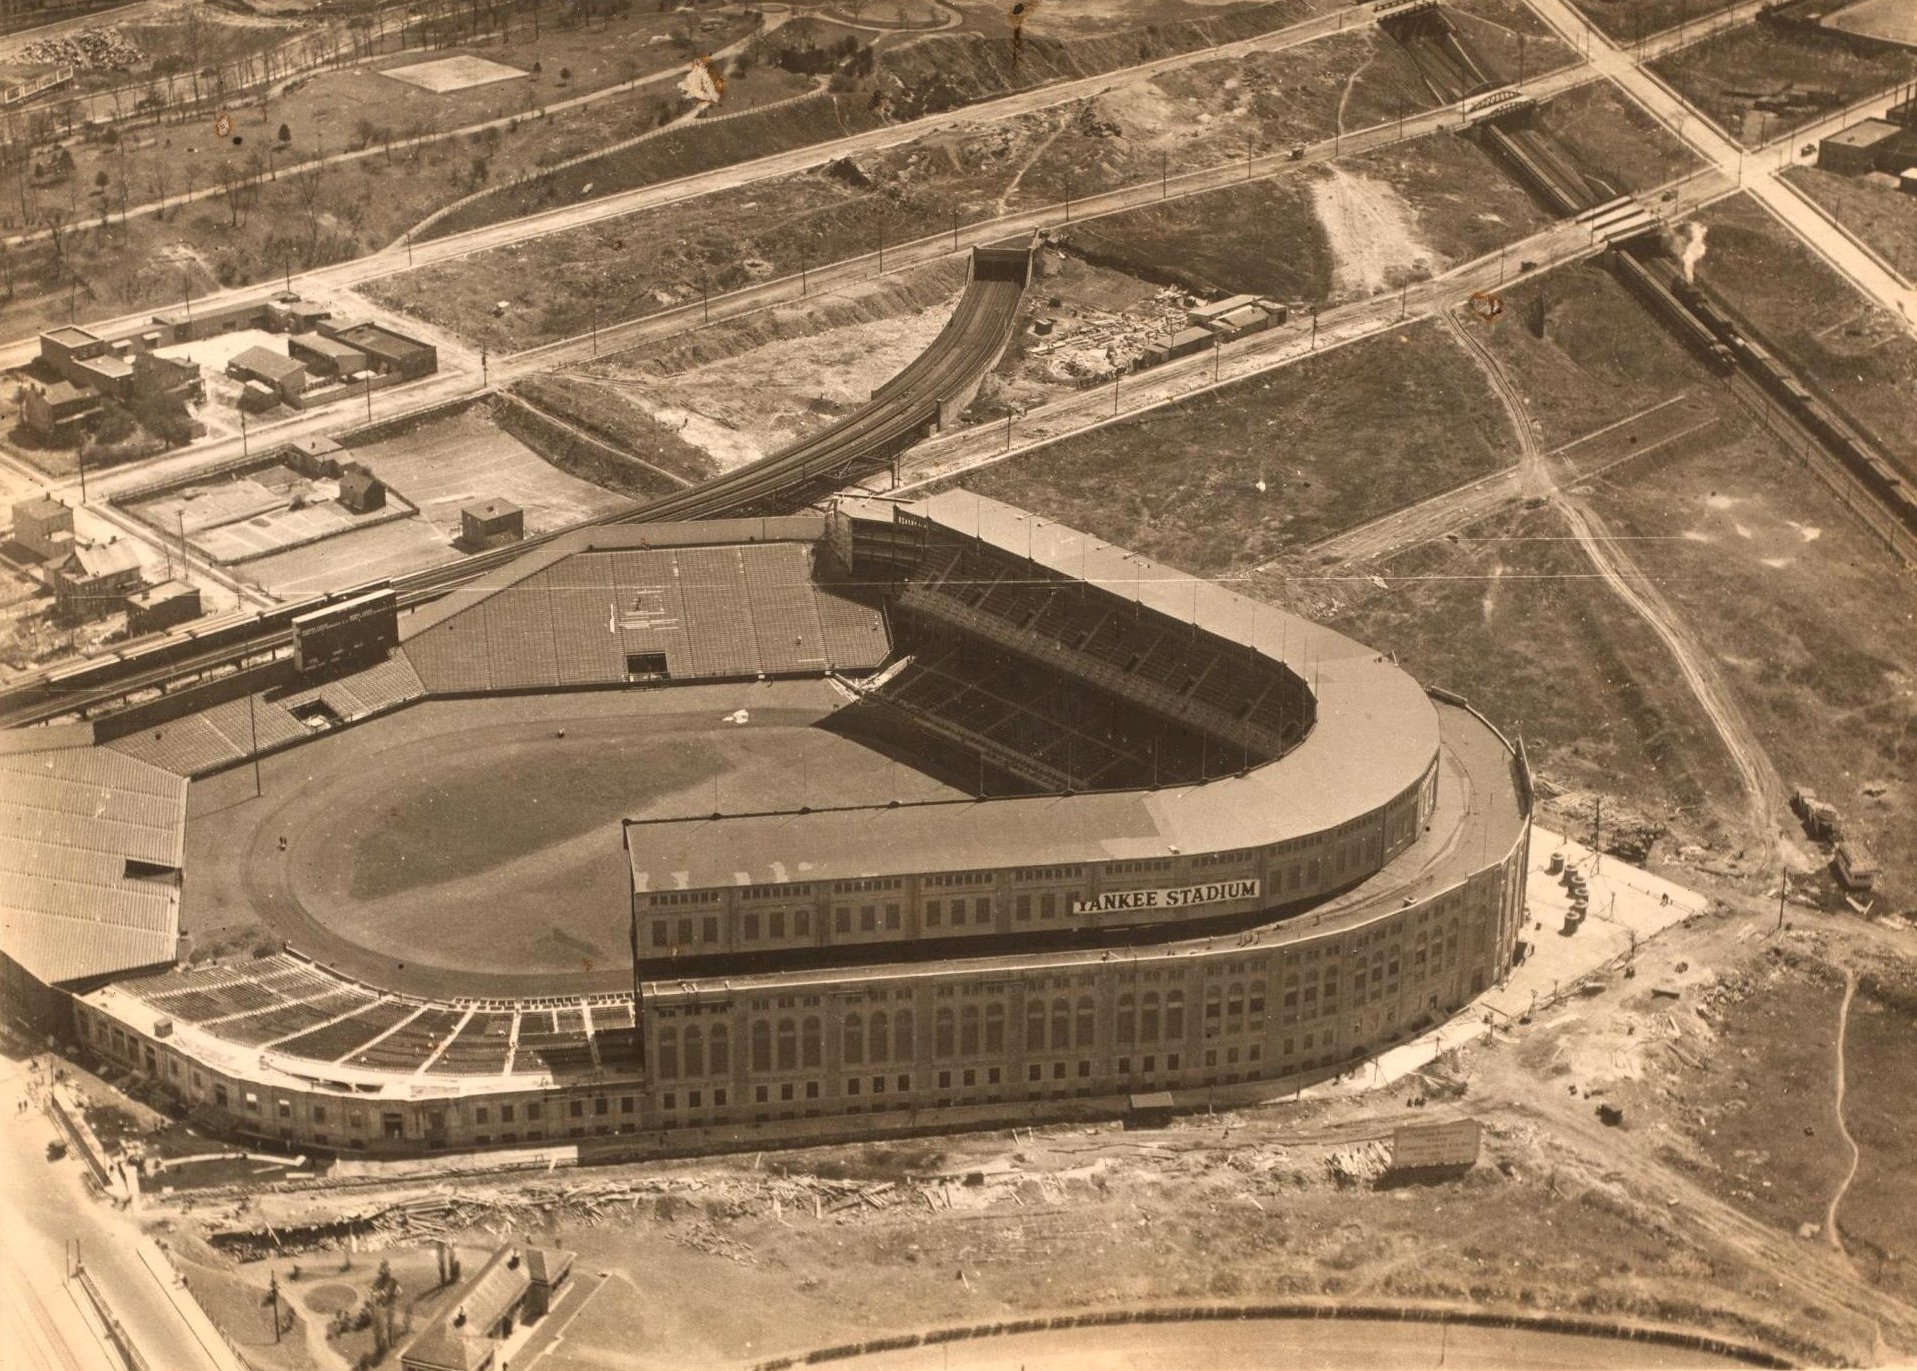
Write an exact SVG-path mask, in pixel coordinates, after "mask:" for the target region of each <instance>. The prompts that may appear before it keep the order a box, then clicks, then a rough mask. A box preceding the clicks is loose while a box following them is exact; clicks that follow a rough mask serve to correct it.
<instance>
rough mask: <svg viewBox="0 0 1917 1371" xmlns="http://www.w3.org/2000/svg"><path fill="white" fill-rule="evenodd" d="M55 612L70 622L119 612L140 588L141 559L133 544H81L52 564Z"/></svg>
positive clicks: (116, 542) (114, 542) (114, 541)
mask: <svg viewBox="0 0 1917 1371" xmlns="http://www.w3.org/2000/svg"><path fill="white" fill-rule="evenodd" d="M50 579H51V580H52V582H53V603H54V609H55V611H56V612H57V613H58V614H59V616H60V617H61V618H63V619H66V620H68V621H70V622H73V621H78V620H82V619H97V618H99V617H101V616H102V615H106V614H112V613H115V612H117V611H118V610H119V609H120V608H121V607H122V606H123V605H124V604H125V602H126V598H127V596H129V595H131V594H133V593H134V592H135V591H137V590H139V588H140V559H139V558H138V557H137V556H136V555H135V554H134V551H133V546H132V544H130V543H123V542H120V541H119V540H118V539H115V540H113V541H111V542H106V543H80V544H76V545H75V546H74V548H73V549H72V551H70V552H68V553H67V555H66V556H65V557H64V558H62V559H61V560H60V561H58V562H55V563H54V564H53V570H52V573H51V577H50Z"/></svg>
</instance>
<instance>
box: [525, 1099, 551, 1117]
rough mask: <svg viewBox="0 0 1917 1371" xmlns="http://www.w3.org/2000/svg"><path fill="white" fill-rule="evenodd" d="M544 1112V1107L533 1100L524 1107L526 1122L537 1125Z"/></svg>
mask: <svg viewBox="0 0 1917 1371" xmlns="http://www.w3.org/2000/svg"><path fill="white" fill-rule="evenodd" d="M545 1112H546V1109H545V1106H544V1105H542V1104H540V1103H539V1102H538V1101H537V1100H534V1101H533V1102H532V1103H531V1104H529V1105H527V1106H526V1122H528V1123H537V1122H538V1121H539V1120H540V1118H542V1117H543V1116H544V1114H545Z"/></svg>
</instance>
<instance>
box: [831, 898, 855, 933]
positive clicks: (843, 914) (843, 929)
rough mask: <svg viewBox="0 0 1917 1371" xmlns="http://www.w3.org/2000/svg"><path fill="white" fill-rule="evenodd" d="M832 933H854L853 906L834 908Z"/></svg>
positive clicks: (837, 906)
mask: <svg viewBox="0 0 1917 1371" xmlns="http://www.w3.org/2000/svg"><path fill="white" fill-rule="evenodd" d="M832 931H833V932H835V933H850V932H851V931H852V906H851V905H849V904H840V905H833V906H832Z"/></svg>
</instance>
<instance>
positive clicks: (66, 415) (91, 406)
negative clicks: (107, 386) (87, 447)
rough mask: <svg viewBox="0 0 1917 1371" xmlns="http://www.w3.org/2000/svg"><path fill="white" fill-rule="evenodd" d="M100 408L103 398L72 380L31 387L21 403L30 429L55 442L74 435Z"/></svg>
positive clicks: (21, 412)
mask: <svg viewBox="0 0 1917 1371" xmlns="http://www.w3.org/2000/svg"><path fill="white" fill-rule="evenodd" d="M99 409H100V397H99V396H98V395H95V394H94V393H93V392H92V391H91V390H87V389H85V388H83V387H81V386H76V385H74V384H73V382H71V381H55V382H54V383H53V384H52V385H50V386H44V387H42V386H31V387H29V388H28V389H27V392H26V395H25V396H24V398H23V399H22V400H21V403H20V417H21V419H22V420H23V421H24V422H25V424H26V426H27V431H28V432H30V433H33V434H35V435H36V436H38V437H41V438H46V439H50V440H52V441H55V442H62V441H67V440H70V439H72V438H73V437H75V436H76V435H77V434H78V432H79V431H80V429H81V428H83V427H85V425H86V423H87V421H88V420H90V419H92V418H93V416H94V415H95V414H97V413H98V412H99Z"/></svg>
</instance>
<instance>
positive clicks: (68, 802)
mask: <svg viewBox="0 0 1917 1371" xmlns="http://www.w3.org/2000/svg"><path fill="white" fill-rule="evenodd" d="M57 736H60V735H50V736H49V741H50V742H51V741H54V740H55V738H56V737H57ZM185 828H186V781H185V779H184V778H183V777H179V776H174V775H171V774H170V773H168V772H165V771H162V770H160V768H158V767H156V766H149V765H148V764H147V763H145V762H141V761H136V760H134V759H133V758H131V757H127V756H124V755H122V754H120V753H117V752H113V751H110V750H108V749H105V748H94V747H85V746H79V747H74V746H68V747H49V748H48V749H46V750H43V751H37V752H16V753H10V754H6V755H0V871H4V872H5V873H6V879H5V880H0V920H3V921H4V922H0V951H4V952H5V953H6V955H7V956H8V957H11V958H12V959H13V960H14V961H15V962H17V963H19V964H20V965H21V966H22V967H24V968H25V969H26V970H27V971H28V972H29V973H31V974H32V975H33V976H35V977H36V978H38V979H39V980H41V981H43V982H45V983H47V984H49V985H57V984H60V983H62V982H66V981H77V980H86V979H90V978H92V977H96V976H106V975H112V974H114V973H116V972H121V971H130V970H133V969H134V968H136V967H144V966H154V965H157V964H159V963H161V962H167V961H171V960H172V959H173V956H174V954H175V951H176V950H177V947H178V943H179V923H180V904H179V902H180V890H179V885H178V882H177V880H175V879H173V878H171V876H170V875H168V874H167V873H169V872H174V871H177V870H178V868H179V866H180V863H181V860H182V857H181V854H182V846H183V842H184V838H183V835H184V833H185ZM134 863H138V864H140V865H139V866H138V867H135V866H133V865H132V864H134ZM141 872H151V873H152V874H138V873H141Z"/></svg>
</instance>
